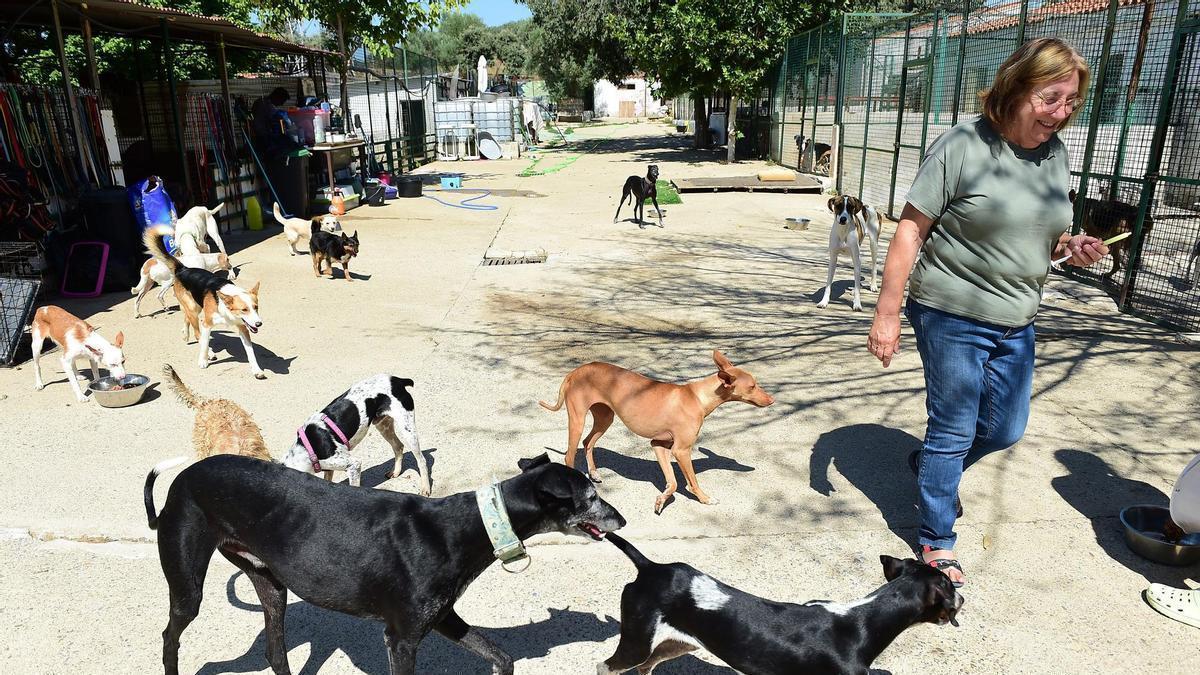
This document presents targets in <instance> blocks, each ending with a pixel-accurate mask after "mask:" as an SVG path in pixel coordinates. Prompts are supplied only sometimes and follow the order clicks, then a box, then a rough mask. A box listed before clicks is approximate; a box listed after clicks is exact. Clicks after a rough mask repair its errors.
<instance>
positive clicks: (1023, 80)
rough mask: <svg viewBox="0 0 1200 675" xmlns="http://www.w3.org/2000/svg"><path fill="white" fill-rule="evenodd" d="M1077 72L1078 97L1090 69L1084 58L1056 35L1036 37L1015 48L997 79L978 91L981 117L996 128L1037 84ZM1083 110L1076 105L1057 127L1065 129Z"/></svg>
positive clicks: (1008, 119)
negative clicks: (981, 104) (981, 110)
mask: <svg viewBox="0 0 1200 675" xmlns="http://www.w3.org/2000/svg"><path fill="white" fill-rule="evenodd" d="M1071 73H1077V74H1078V75H1079V98H1080V101H1081V102H1082V100H1083V98H1084V97H1086V96H1087V90H1088V81H1089V80H1090V79H1091V71H1090V70H1089V69H1088V64H1087V61H1084V60H1083V57H1082V56H1080V55H1079V52H1077V51H1075V48H1074V47H1072V46H1071V45H1069V44H1067V43H1066V42H1064V41H1062V40H1060V39H1058V38H1037V39H1036V40H1030V41H1028V42H1026V43H1025V44H1023V45H1021V46H1020V47H1017V51H1015V52H1013V53H1012V56H1009V57H1008V59H1007V60H1006V61H1005V62H1004V63H1003V64H1002V65H1001V66H1000V70H998V71H996V79H995V81H993V82H992V86H991V87H990V88H989V89H984V90H983V91H981V92H979V100H980V101H982V103H983V117H984V118H985V119H986V120H987V121H988V122H991V124H992V126H993V127H995V128H996V129H997V130H1000V129H1003V128H1004V127H1005V125H1006V124H1007V123H1008V122H1011V121H1012V119H1013V117H1014V116H1015V115H1016V113H1017V109H1018V108H1020V107H1021V106H1022V105H1024V104H1027V103H1028V101H1029V96H1030V95H1032V94H1033V90H1034V89H1035V88H1036V87H1037V86H1038V85H1045V84H1049V83H1050V82H1054V81H1056V80H1061V79H1064V78H1067V77H1070V76H1071ZM1082 109H1083V106H1082V105H1079V106H1076V108H1075V109H1074V110H1072V111H1071V114H1070V116H1068V117H1067V118H1066V119H1065V120H1063V123H1062V124H1060V125H1059V127H1058V128H1059V129H1060V130H1061V129H1065V128H1066V127H1067V126H1068V125H1070V124H1071V122H1072V121H1074V119H1075V116H1076V115H1078V114H1079V111H1080V110H1082Z"/></svg>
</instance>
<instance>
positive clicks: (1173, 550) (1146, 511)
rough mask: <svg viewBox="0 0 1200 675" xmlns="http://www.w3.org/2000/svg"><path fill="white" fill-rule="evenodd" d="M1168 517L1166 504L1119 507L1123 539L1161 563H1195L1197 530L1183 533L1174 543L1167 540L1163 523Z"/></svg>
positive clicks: (1199, 542) (1199, 557) (1199, 559)
mask: <svg viewBox="0 0 1200 675" xmlns="http://www.w3.org/2000/svg"><path fill="white" fill-rule="evenodd" d="M1169 517H1170V511H1169V510H1168V509H1167V507H1165V506H1150V505H1149V504H1142V505H1139V506H1127V507H1125V508H1124V509H1121V524H1122V525H1124V526H1125V543H1126V544H1129V548H1131V549H1133V552H1134V553H1137V554H1138V555H1140V556H1142V557H1143V558H1148V559H1150V560H1153V561H1154V562H1156V563H1162V564H1163V565H1180V566H1182V565H1194V564H1196V563H1200V532H1193V533H1192V534H1187V535H1184V536H1183V538H1181V539H1180V540H1179V541H1178V542H1176V543H1168V542H1167V541H1166V537H1165V535H1163V526H1164V525H1166V523H1167V518H1169Z"/></svg>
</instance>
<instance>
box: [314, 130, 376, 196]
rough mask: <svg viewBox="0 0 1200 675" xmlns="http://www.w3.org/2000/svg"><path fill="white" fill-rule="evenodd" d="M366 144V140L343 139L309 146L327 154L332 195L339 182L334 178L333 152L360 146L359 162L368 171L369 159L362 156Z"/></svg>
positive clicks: (326, 168) (326, 167)
mask: <svg viewBox="0 0 1200 675" xmlns="http://www.w3.org/2000/svg"><path fill="white" fill-rule="evenodd" d="M366 146H367V143H366V141H363V140H362V139H357V140H353V141H343V142H341V143H318V144H317V145H314V146H312V147H310V148H309V150H311V151H313V152H321V153H324V154H325V170H326V171H327V172H328V173H329V196H330V197H333V191H334V189H336V188H337V184H336V182H335V181H334V178H333V153H335V152H337V151H338V150H351V149H353V148H359V162H360V163H361V164H362V166H363V168H362V170H363V171H366V170H367V169H366V167H367V163H366V162H367V159H366V157H364V156H362V155H364V154H365V153H366ZM363 184H364V185H365V184H366V181H365V180H364V181H363Z"/></svg>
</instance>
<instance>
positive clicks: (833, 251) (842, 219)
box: [817, 195, 879, 312]
mask: <svg viewBox="0 0 1200 675" xmlns="http://www.w3.org/2000/svg"><path fill="white" fill-rule="evenodd" d="M827 206H828V207H829V211H830V212H831V213H833V226H832V227H831V228H830V230H829V275H828V277H827V278H826V279H825V295H824V297H822V298H821V301H820V302H818V303H817V307H821V308H825V307H827V306H829V292H830V289H831V288H832V287H833V271H834V270H835V269H836V268H837V260H838V254H841V253H849V254H850V259H851V260H852V261H854V311H856V312H861V311H862V301H861V300H860V299H859V297H858V286H859V284H860V283H861V280H862V261H861V260H860V258H859V255H860V253H861V247H862V242H863V239H867V240H868V241H869V242H870V244H871V290H872V291H874V290H878V287H877V285H876V282H875V278H876V276H877V274H878V270H879V265H878V264H877V256H878V255H879V214H878V213H877V212H876V211H875V209H874V208H872V207H870V206H867V205H866V204H863V203H862V201H861V200H860V199H858V198H857V197H851V196H849V195H838V196H837V197H833V198H831V199H830V200H829V202H828V204H827Z"/></svg>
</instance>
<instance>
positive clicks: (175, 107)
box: [158, 19, 199, 203]
mask: <svg viewBox="0 0 1200 675" xmlns="http://www.w3.org/2000/svg"><path fill="white" fill-rule="evenodd" d="M158 22H159V24H160V26H161V27H162V41H163V59H164V60H165V64H164V69H165V70H166V71H167V90H168V92H169V95H170V97H171V118H172V119H173V120H174V121H175V141H176V142H177V143H178V144H179V166H180V168H182V169H183V174H182V175H181V176H180V178H182V179H183V184H184V185H186V186H187V189H188V192H189V193H190V192H191V191H192V183H191V179H190V178H189V176H188V165H187V149H186V146H185V144H184V142H183V122H182V121H180V119H179V97H178V95H177V94H176V91H175V57H174V50H172V49H171V33H170V31H169V30H168V28H167V20H166V19H159V21H158ZM192 199H193V201H195V202H197V203H198V202H199V196H198V195H192Z"/></svg>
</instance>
